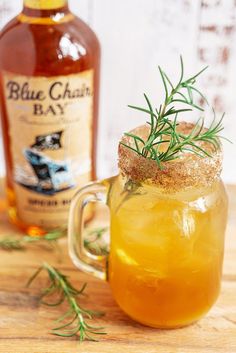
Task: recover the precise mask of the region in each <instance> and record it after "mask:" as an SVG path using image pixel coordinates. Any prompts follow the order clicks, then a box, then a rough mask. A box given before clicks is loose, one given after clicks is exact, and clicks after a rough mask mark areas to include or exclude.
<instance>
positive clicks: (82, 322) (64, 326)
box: [27, 263, 106, 341]
mask: <svg viewBox="0 0 236 353" xmlns="http://www.w3.org/2000/svg"><path fill="white" fill-rule="evenodd" d="M43 270H45V271H46V272H47V274H48V278H49V286H48V287H47V288H46V289H44V290H43V291H42V295H41V303H42V304H44V305H47V306H51V307H55V306H59V305H61V304H62V303H64V302H65V301H66V302H67V305H68V307H69V308H68V310H67V311H66V313H64V314H63V315H62V316H60V317H59V318H58V319H57V320H56V323H57V324H58V326H56V327H55V328H53V329H52V334H54V335H57V336H61V337H72V336H78V337H79V340H80V341H84V340H85V339H88V340H90V341H96V339H95V336H97V335H104V334H106V333H105V332H103V331H102V330H103V327H98V326H94V325H91V324H90V323H88V320H92V319H94V318H95V317H100V316H102V315H103V313H102V312H97V311H93V310H89V309H85V308H84V307H82V306H81V305H80V304H79V302H78V300H79V297H80V296H81V295H83V294H84V290H85V288H86V283H85V284H83V285H82V287H81V288H80V289H76V288H75V287H74V286H73V285H72V284H71V283H70V281H69V279H68V277H67V276H65V275H64V274H62V273H61V272H60V271H59V270H57V269H56V268H54V267H52V266H50V265H49V264H48V263H44V264H43V265H42V266H41V267H40V268H39V269H38V270H37V271H36V272H35V273H34V275H33V276H32V277H31V278H30V280H29V281H28V283H27V286H30V285H31V283H32V282H33V281H34V280H35V279H36V277H37V276H38V275H39V274H40V272H41V271H43ZM51 297H52V298H55V297H56V299H55V300H56V301H55V300H54V301H53V300H52V301H50V298H51ZM46 298H47V299H46ZM48 300H49V301H48Z"/></svg>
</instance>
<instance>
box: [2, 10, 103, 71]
mask: <svg viewBox="0 0 236 353" xmlns="http://www.w3.org/2000/svg"><path fill="white" fill-rule="evenodd" d="M44 20H45V19H44ZM39 21H40V19H39ZM99 56H100V47H99V42H98V40H97V37H96V35H95V34H94V33H93V31H92V30H91V29H90V28H89V26H88V25H86V24H85V23H84V22H83V21H82V20H80V19H79V18H77V17H75V16H72V18H71V19H70V20H69V21H66V22H63V21H62V22H61V23H60V21H59V22H58V23H49V24H45V23H44V24H40V22H38V23H28V22H27V21H26V20H25V19H24V20H21V19H20V16H18V17H16V18H14V19H13V20H12V21H10V22H9V23H8V24H7V25H6V26H5V27H4V29H3V30H2V31H1V36H0V68H1V69H2V70H5V71H10V72H15V73H19V74H25V75H46V76H47V75H48V76H52V75H58V74H70V73H75V72H78V71H82V70H86V69H90V68H92V67H93V66H94V65H95V64H96V62H97V61H98V60H99ZM16 57H17V60H16Z"/></svg>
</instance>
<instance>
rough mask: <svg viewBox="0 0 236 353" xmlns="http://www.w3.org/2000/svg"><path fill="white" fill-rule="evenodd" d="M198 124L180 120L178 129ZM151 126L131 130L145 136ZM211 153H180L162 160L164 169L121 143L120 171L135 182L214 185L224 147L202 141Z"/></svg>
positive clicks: (128, 140)
mask: <svg viewBox="0 0 236 353" xmlns="http://www.w3.org/2000/svg"><path fill="white" fill-rule="evenodd" d="M194 127H195V124H192V123H187V122H180V123H179V125H178V128H177V129H178V131H179V132H181V133H183V134H189V133H190V132H191V131H192V130H193V128H194ZM149 129H150V127H149V126H148V125H142V126H139V127H137V128H135V129H133V130H131V131H130V132H131V133H132V134H136V135H138V136H140V137H142V138H144V139H145V138H146V137H147V135H148V133H149ZM121 142H123V143H125V144H127V145H129V146H131V147H134V142H133V139H132V138H130V137H128V136H123V137H122V139H121ZM199 146H200V147H202V148H204V150H206V151H207V152H208V153H209V154H210V155H211V157H208V156H204V157H200V156H198V155H196V154H194V153H191V152H184V153H181V154H180V156H179V158H178V159H175V160H173V161H168V162H164V163H163V170H161V169H160V168H159V166H158V164H157V162H156V161H154V160H150V159H147V158H145V157H143V156H141V155H139V154H137V153H135V152H134V151H132V150H130V149H129V148H127V147H125V146H124V145H122V144H121V143H119V149H118V155H119V162H118V165H119V169H120V171H121V174H122V175H123V176H124V177H127V178H128V179H131V180H133V181H136V182H144V183H148V184H155V185H156V186H159V187H160V188H163V189H169V190H170V191H179V190H180V189H186V188H194V187H206V186H211V185H212V184H213V183H214V182H215V181H217V180H218V179H219V178H220V174H221V171H222V149H221V146H220V147H219V148H218V149H215V148H214V146H213V145H212V144H211V143H209V142H199Z"/></svg>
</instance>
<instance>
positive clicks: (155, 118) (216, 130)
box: [120, 57, 224, 169]
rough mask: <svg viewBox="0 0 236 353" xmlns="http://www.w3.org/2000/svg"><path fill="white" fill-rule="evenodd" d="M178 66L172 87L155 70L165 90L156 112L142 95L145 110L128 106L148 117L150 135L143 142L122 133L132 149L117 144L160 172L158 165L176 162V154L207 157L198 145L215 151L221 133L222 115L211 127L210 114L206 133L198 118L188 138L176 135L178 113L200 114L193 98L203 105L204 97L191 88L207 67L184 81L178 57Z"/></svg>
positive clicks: (163, 76)
mask: <svg viewBox="0 0 236 353" xmlns="http://www.w3.org/2000/svg"><path fill="white" fill-rule="evenodd" d="M180 63H181V74H180V79H179V81H178V83H177V84H176V85H174V84H173V83H172V82H171V80H170V79H169V77H168V76H167V74H166V73H165V72H164V71H163V70H162V69H161V68H160V67H159V72H160V75H161V79H162V82H163V85H164V90H165V100H164V103H162V104H161V105H160V106H159V109H156V108H155V109H154V108H153V105H152V104H151V102H150V99H149V98H148V96H147V95H146V94H144V97H145V100H146V103H147V106H148V107H147V108H142V107H136V106H132V105H129V107H130V108H133V109H136V110H139V111H141V112H144V113H147V114H149V116H150V121H149V122H148V124H149V125H150V133H149V135H148V137H147V139H146V140H144V139H142V138H141V137H140V136H137V135H135V134H132V133H125V135H126V136H128V137H130V138H131V139H133V142H134V145H133V146H130V145H128V144H126V143H124V142H120V143H121V144H122V145H124V146H125V147H127V148H129V149H131V150H133V151H134V152H135V153H137V154H139V155H141V156H143V157H145V158H148V159H152V160H155V161H156V162H157V163H158V165H159V167H160V169H163V165H162V162H168V161H172V160H174V159H176V158H179V156H180V152H191V153H195V154H197V155H199V156H201V157H204V156H210V154H209V153H208V152H207V151H205V150H204V149H203V148H201V147H200V146H199V142H200V141H203V142H208V143H210V144H212V145H213V146H214V148H215V149H216V148H217V147H218V146H219V139H220V138H223V137H222V136H220V135H219V134H220V132H221V131H222V130H223V129H224V128H223V125H222V120H223V117H224V114H223V116H222V118H221V119H220V121H219V122H218V123H215V113H214V118H213V121H212V123H211V125H210V127H209V129H208V130H207V131H206V130H205V129H204V118H200V119H199V120H198V122H197V123H196V126H195V128H194V129H193V131H192V132H191V133H190V134H188V135H184V134H181V133H179V132H178V129H177V126H178V122H177V118H178V114H179V113H184V112H189V111H192V110H193V109H198V110H199V111H204V109H203V108H202V107H200V106H199V105H198V104H197V103H196V102H195V95H197V96H198V97H200V98H202V99H204V100H205V101H206V102H207V100H206V98H205V97H204V95H203V94H202V93H201V92H200V90H199V89H198V88H196V86H195V84H196V80H197V78H198V76H199V75H201V74H202V73H203V72H204V71H205V70H206V69H207V67H205V68H203V69H202V70H201V71H199V72H198V73H197V74H196V75H193V76H191V77H190V78H188V79H184V64H183V59H182V57H180ZM179 103H181V104H182V105H185V106H187V108H180V107H176V104H179ZM172 116H174V119H171V117H172ZM163 144H166V145H167V148H166V149H165V150H164V151H163V149H162V146H163Z"/></svg>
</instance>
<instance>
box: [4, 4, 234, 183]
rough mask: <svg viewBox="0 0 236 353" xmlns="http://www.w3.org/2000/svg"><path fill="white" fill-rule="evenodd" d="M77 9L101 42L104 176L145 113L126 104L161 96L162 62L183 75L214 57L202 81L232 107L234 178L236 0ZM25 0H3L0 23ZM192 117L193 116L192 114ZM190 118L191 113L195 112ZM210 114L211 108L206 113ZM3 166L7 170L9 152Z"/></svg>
mask: <svg viewBox="0 0 236 353" xmlns="http://www.w3.org/2000/svg"><path fill="white" fill-rule="evenodd" d="M69 3H70V5H71V10H72V11H73V12H74V13H76V14H77V15H78V16H80V17H81V18H82V19H84V20H85V21H86V22H87V23H89V24H90V26H91V27H92V28H93V29H94V30H95V32H96V33H97V35H98V37H99V39H100V42H101V46H102V53H103V55H102V84H101V103H100V132H99V151H98V174H99V177H105V176H109V175H111V174H114V173H115V172H116V164H117V143H118V141H119V138H120V137H121V135H122V133H123V132H124V131H127V130H129V129H131V128H133V127H135V126H137V125H138V124H141V123H143V122H144V121H145V118H146V117H145V116H143V115H142V114H137V113H135V112H134V111H131V110H130V109H129V108H128V107H127V105H128V104H135V105H139V104H143V103H144V102H143V96H142V95H143V93H144V92H146V93H148V94H149V95H150V96H151V97H152V99H153V101H154V102H156V106H159V104H160V99H161V98H162V94H161V92H162V90H161V83H160V79H159V76H158V70H157V66H158V64H160V65H161V66H162V67H163V68H165V69H166V71H167V72H169V74H170V76H171V77H174V78H176V79H177V76H178V72H179V61H178V60H179V59H178V58H179V54H180V53H181V54H182V55H183V57H184V61H185V67H186V72H187V73H189V74H192V73H195V72H196V70H198V69H200V68H202V67H203V66H205V65H209V66H210V68H209V69H208V71H207V73H206V74H205V76H204V77H203V78H202V79H201V80H200V82H199V83H200V86H201V88H202V89H203V91H204V92H205V94H206V95H207V96H208V97H209V101H210V103H211V104H212V105H214V107H215V109H216V111H217V113H218V116H220V114H221V113H222V112H223V111H226V117H225V121H224V125H225V131H224V135H225V136H227V137H228V138H229V139H231V140H232V141H233V142H234V144H233V145H231V144H228V143H225V144H224V151H225V158H224V171H223V178H224V180H225V181H226V182H227V183H236V99H235V91H236V69H235V66H236V31H235V28H236V2H235V1H234V0H194V1H193V0H165V1H163V0H124V1H121V0H70V1H69ZM21 7H22V0H0V26H1V27H2V26H3V25H4V24H5V23H6V22H7V21H8V20H9V19H10V18H11V17H13V16H14V15H16V14H17V13H19V12H20V10H21ZM192 119H193V118H192ZM190 120H191V118H190ZM207 120H208V121H209V120H210V115H209V114H208V115H207ZM0 170H1V173H3V171H4V169H3V158H2V157H1V162H0Z"/></svg>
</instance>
